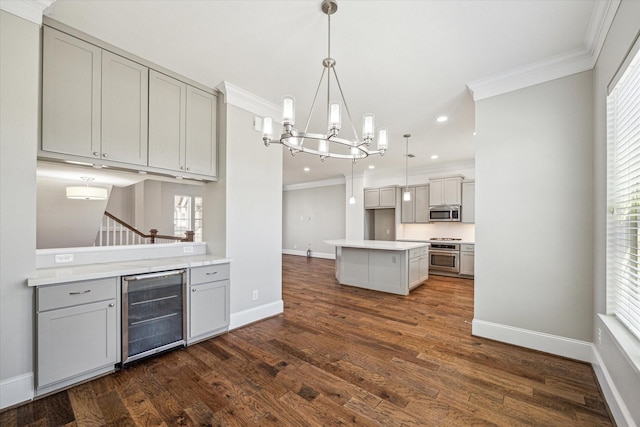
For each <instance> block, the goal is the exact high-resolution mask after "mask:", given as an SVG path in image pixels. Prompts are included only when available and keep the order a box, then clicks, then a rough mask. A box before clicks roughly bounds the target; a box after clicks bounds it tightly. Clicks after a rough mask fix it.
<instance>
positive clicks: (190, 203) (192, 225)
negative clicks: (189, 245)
mask: <svg viewBox="0 0 640 427" xmlns="http://www.w3.org/2000/svg"><path fill="white" fill-rule="evenodd" d="M173 200H174V203H173V235H174V236H179V237H184V236H185V232H187V231H193V232H194V235H193V241H194V242H202V197H199V196H185V195H181V194H176V195H175V196H174V199H173Z"/></svg>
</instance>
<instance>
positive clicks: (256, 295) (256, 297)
mask: <svg viewBox="0 0 640 427" xmlns="http://www.w3.org/2000/svg"><path fill="white" fill-rule="evenodd" d="M251 299H253V300H254V301H255V300H257V299H258V290H257V289H254V291H253V293H252V294H251Z"/></svg>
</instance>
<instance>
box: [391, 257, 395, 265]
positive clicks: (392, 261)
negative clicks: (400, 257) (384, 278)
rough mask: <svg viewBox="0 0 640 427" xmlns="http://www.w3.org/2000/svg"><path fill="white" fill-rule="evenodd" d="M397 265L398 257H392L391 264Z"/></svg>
mask: <svg viewBox="0 0 640 427" xmlns="http://www.w3.org/2000/svg"><path fill="white" fill-rule="evenodd" d="M395 263H396V257H394V256H392V257H391V264H395Z"/></svg>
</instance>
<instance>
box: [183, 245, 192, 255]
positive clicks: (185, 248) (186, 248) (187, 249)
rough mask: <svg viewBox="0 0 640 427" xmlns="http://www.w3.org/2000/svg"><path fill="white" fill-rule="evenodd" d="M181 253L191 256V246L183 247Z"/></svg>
mask: <svg viewBox="0 0 640 427" xmlns="http://www.w3.org/2000/svg"><path fill="white" fill-rule="evenodd" d="M182 253H183V254H192V253H193V246H185V247H183V248H182Z"/></svg>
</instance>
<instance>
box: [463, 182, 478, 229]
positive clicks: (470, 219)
mask: <svg viewBox="0 0 640 427" xmlns="http://www.w3.org/2000/svg"><path fill="white" fill-rule="evenodd" d="M461 219H462V222H466V223H471V224H472V223H475V222H476V183H475V182H474V181H469V182H463V183H462V218H461Z"/></svg>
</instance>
